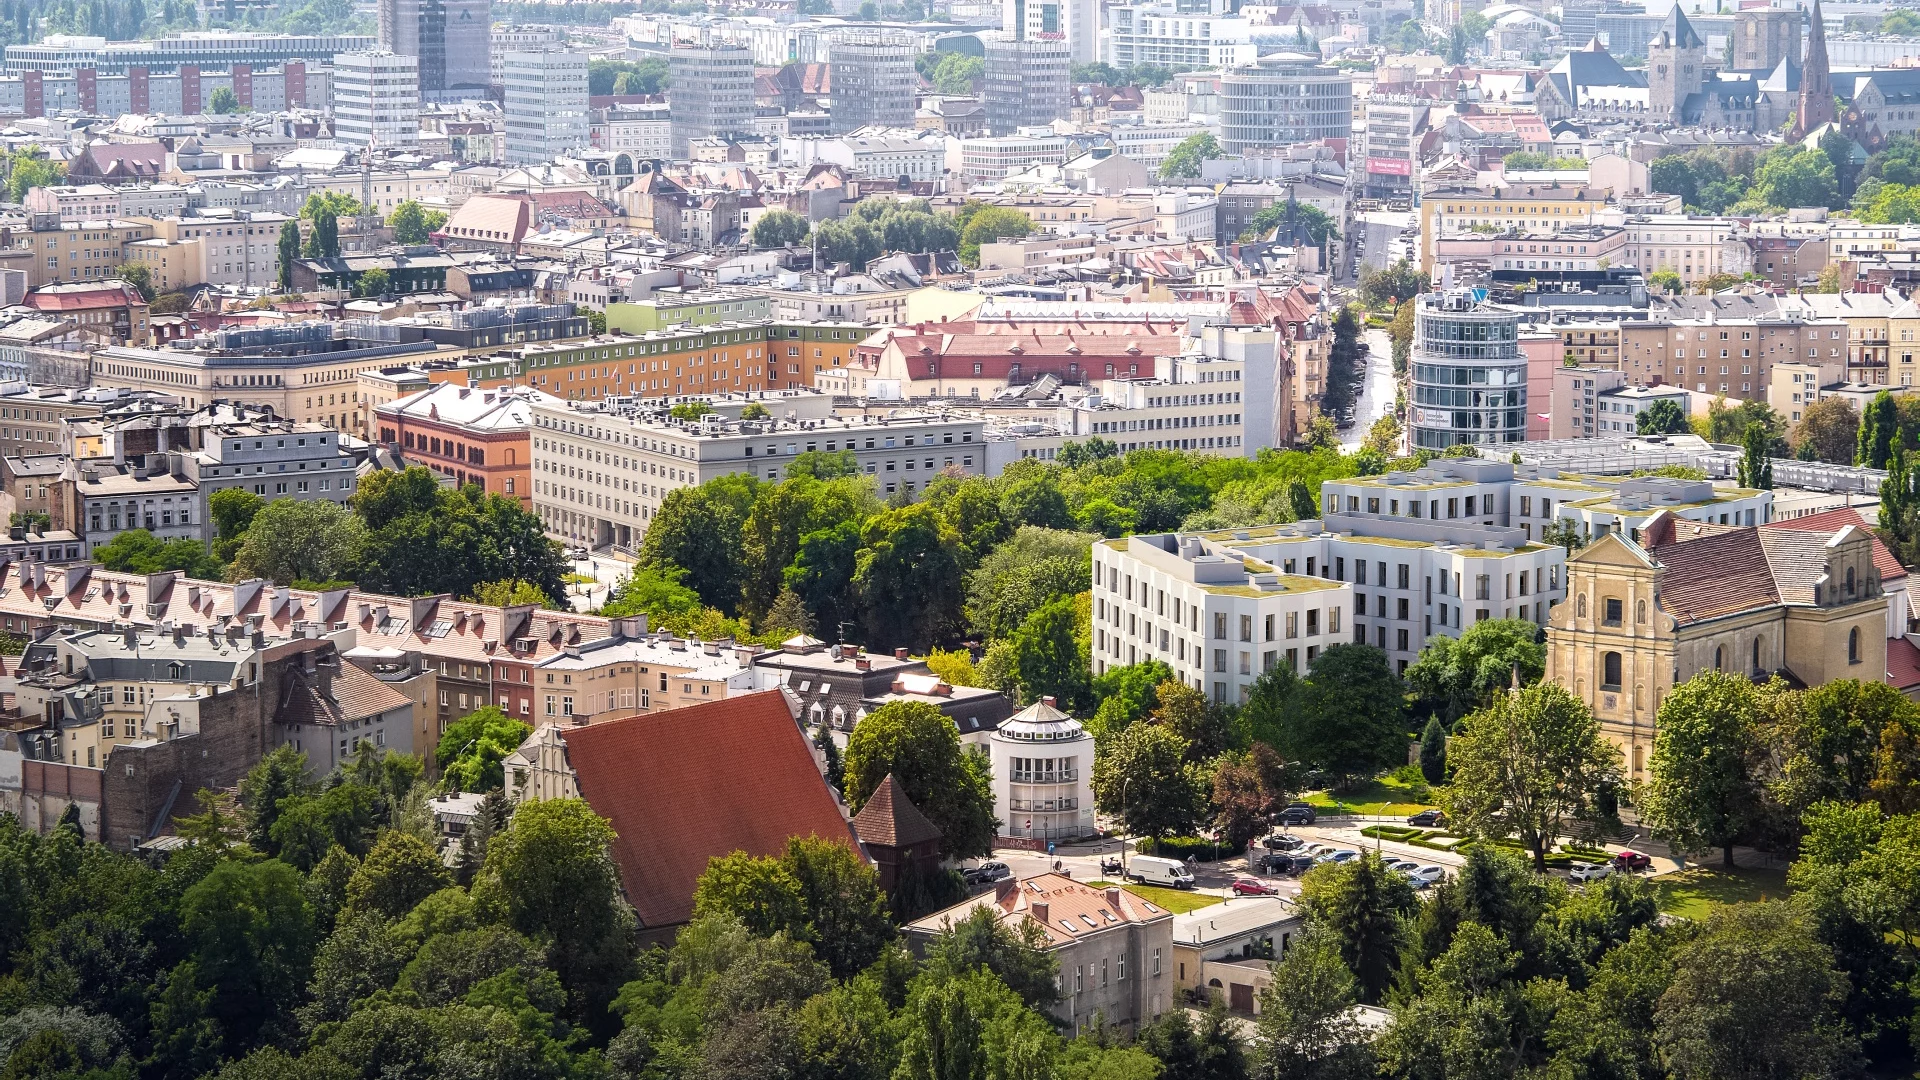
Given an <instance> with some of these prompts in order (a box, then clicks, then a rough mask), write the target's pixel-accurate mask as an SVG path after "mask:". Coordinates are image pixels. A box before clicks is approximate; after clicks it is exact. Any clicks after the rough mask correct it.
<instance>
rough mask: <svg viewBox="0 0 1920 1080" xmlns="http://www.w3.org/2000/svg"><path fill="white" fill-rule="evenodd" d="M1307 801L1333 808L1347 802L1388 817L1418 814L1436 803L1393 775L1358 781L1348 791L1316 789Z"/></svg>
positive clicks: (1357, 809)
mask: <svg viewBox="0 0 1920 1080" xmlns="http://www.w3.org/2000/svg"><path fill="white" fill-rule="evenodd" d="M1432 797H1433V796H1432V794H1431V793H1428V795H1427V798H1428V799H1431V798H1432ZM1306 801H1307V802H1308V803H1310V804H1312V805H1313V807H1314V808H1315V809H1332V808H1333V807H1335V806H1345V807H1346V808H1347V809H1349V810H1351V811H1353V812H1354V813H1356V814H1368V815H1379V816H1385V817H1393V816H1400V815H1409V814H1417V813H1419V812H1420V811H1422V810H1425V809H1428V808H1429V807H1432V806H1434V805H1436V804H1435V803H1432V802H1427V801H1422V800H1420V799H1417V798H1415V797H1414V788H1413V787H1412V786H1411V785H1408V784H1402V783H1400V782H1399V781H1397V780H1394V779H1392V778H1391V777H1387V778H1382V779H1379V780H1369V781H1367V782H1366V783H1364V784H1356V785H1354V786H1353V787H1351V788H1349V789H1347V790H1345V791H1341V792H1337V793H1336V792H1332V791H1320V792H1315V793H1314V794H1312V795H1309V796H1307V799H1306Z"/></svg>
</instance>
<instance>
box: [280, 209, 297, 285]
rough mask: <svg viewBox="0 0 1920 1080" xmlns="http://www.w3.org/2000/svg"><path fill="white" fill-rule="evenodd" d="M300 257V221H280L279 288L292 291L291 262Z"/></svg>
mask: <svg viewBox="0 0 1920 1080" xmlns="http://www.w3.org/2000/svg"><path fill="white" fill-rule="evenodd" d="M299 258H300V223H299V222H297V221H293V220H287V221H283V222H281V223H280V290H281V291H282V292H292V291H293V264H294V262H295V261H297V260H298V259H299Z"/></svg>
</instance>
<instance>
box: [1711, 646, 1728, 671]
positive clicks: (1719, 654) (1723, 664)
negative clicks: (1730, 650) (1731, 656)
mask: <svg viewBox="0 0 1920 1080" xmlns="http://www.w3.org/2000/svg"><path fill="white" fill-rule="evenodd" d="M1726 668H1727V650H1725V649H1723V648H1721V647H1719V646H1718V645H1716V646H1714V649H1713V670H1715V671H1725V670H1726Z"/></svg>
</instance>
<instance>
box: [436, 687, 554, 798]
mask: <svg viewBox="0 0 1920 1080" xmlns="http://www.w3.org/2000/svg"><path fill="white" fill-rule="evenodd" d="M531 734H533V729H532V728H530V727H528V726H527V725H525V724H523V723H521V722H520V721H518V720H515V719H514V718H512V717H510V716H508V715H507V714H506V713H504V712H502V711H501V710H500V707H499V706H497V705H483V706H481V707H480V708H478V709H475V710H474V711H473V712H470V713H468V714H467V715H465V716H463V717H461V718H460V719H458V720H455V721H454V722H453V723H451V724H448V725H447V729H446V730H445V731H444V732H442V733H441V735H440V744H439V746H437V747H436V748H435V749H434V753H433V758H434V762H435V763H436V764H437V765H438V766H439V767H440V771H441V773H442V775H443V776H444V777H445V779H446V784H447V787H448V788H449V789H451V790H454V791H491V790H493V789H495V788H498V787H500V786H501V785H502V784H503V783H505V782H506V781H505V778H504V776H503V775H502V773H501V766H500V760H501V759H502V758H504V757H506V756H507V755H508V754H511V753H513V752H514V751H515V750H518V749H520V744H521V743H523V742H525V741H526V739H527V736H529V735H531Z"/></svg>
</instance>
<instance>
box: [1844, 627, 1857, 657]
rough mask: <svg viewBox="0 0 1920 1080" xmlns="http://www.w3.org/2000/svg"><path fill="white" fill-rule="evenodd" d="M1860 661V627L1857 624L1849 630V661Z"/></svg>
mask: <svg viewBox="0 0 1920 1080" xmlns="http://www.w3.org/2000/svg"><path fill="white" fill-rule="evenodd" d="M1859 662H1860V628H1859V627H1857V626H1856V627H1854V628H1853V629H1851V630H1849V631H1847V663H1849V664H1857V663H1859Z"/></svg>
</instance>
